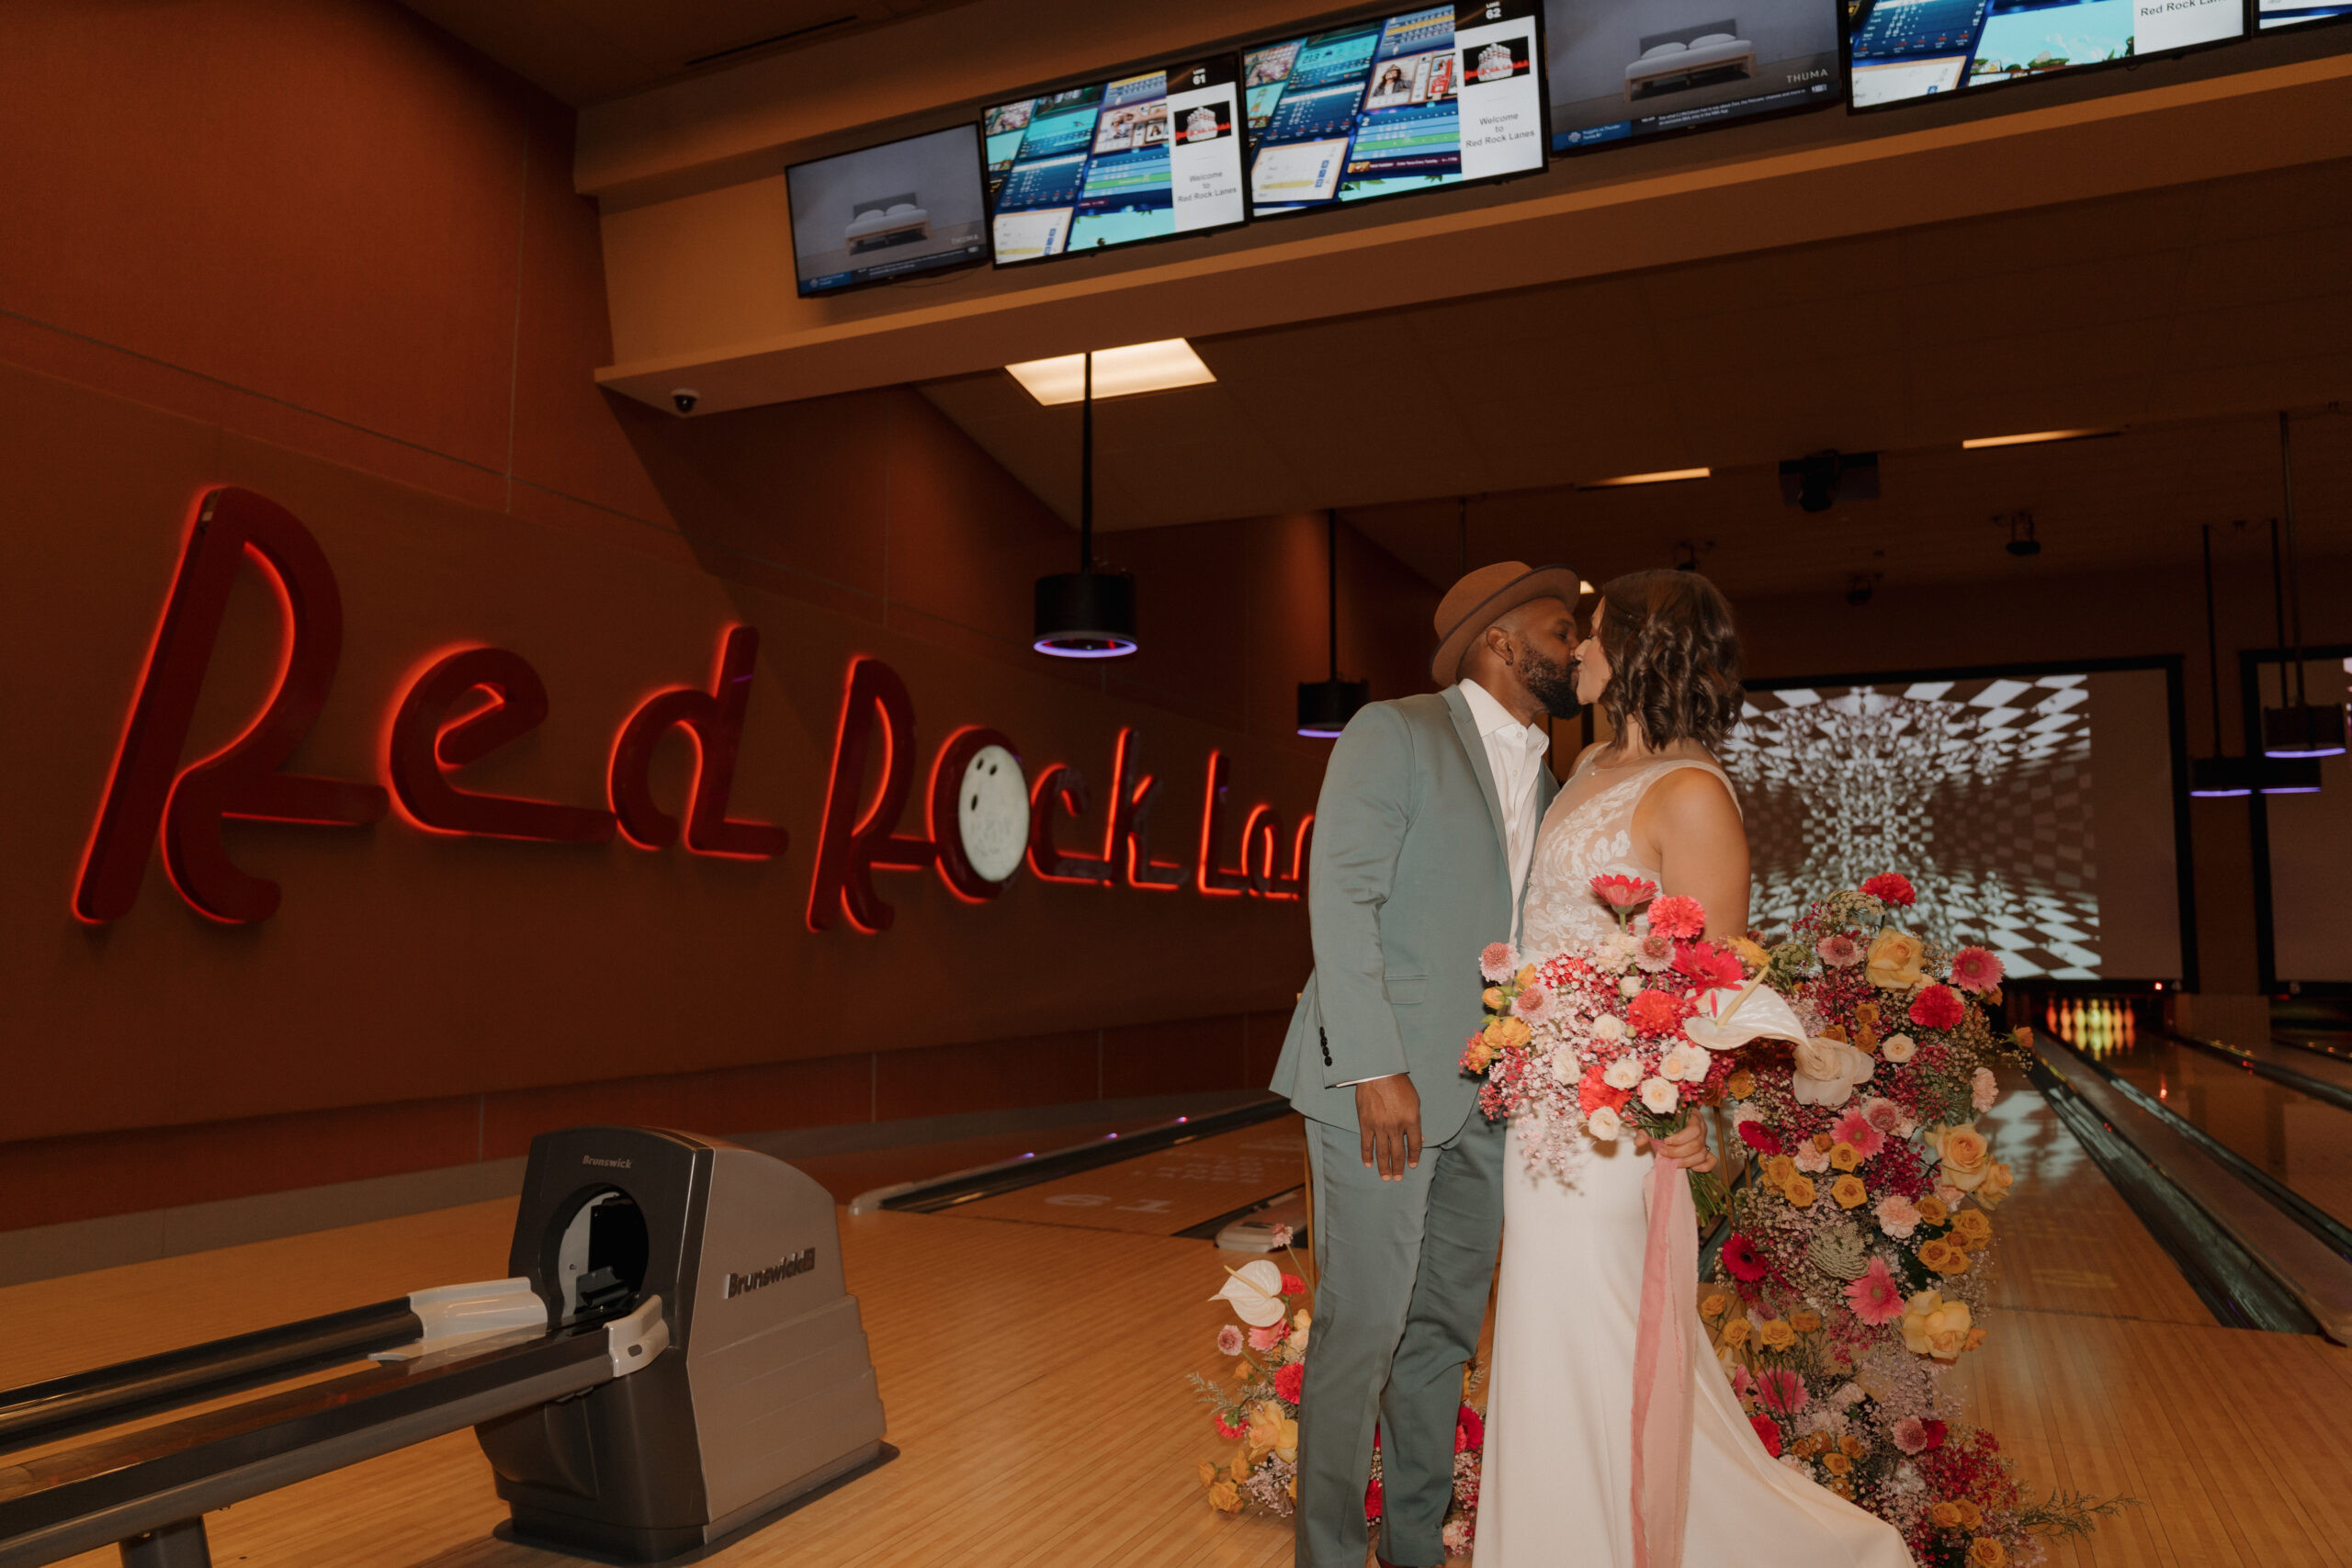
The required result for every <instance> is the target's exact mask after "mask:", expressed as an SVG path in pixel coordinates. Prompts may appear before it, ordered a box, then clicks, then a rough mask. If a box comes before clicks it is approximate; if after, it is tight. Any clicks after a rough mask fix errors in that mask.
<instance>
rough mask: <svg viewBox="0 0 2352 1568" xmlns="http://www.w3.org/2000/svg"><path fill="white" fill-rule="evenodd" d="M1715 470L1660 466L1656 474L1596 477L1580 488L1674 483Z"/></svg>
mask: <svg viewBox="0 0 2352 1568" xmlns="http://www.w3.org/2000/svg"><path fill="white" fill-rule="evenodd" d="M1713 472H1714V470H1713V468H1660V469H1659V470H1658V471H1657V472H1656V473H1654V474H1620V475H1618V476H1617V477H1616V478H1615V479H1594V480H1592V481H1591V482H1590V483H1589V484H1585V485H1582V486H1580V487H1578V488H1580V489H1583V490H1608V489H1610V488H1611V487H1612V486H1616V485H1663V484H1672V483H1674V482H1675V481H1676V480H1677V479H1705V478H1707V477H1708V476H1709V475H1710V474H1712V473H1713Z"/></svg>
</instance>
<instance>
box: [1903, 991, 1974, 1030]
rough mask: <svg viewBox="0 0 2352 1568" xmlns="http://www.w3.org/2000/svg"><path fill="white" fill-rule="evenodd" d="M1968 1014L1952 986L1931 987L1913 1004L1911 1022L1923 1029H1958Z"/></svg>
mask: <svg viewBox="0 0 2352 1568" xmlns="http://www.w3.org/2000/svg"><path fill="white" fill-rule="evenodd" d="M1967 1012H1968V1009H1967V1008H1966V1007H1965V1006H1964V1005H1963V1004H1962V1001H1961V999H1960V993H1959V992H1958V991H1955V990H1953V989H1952V988H1951V987H1950V986H1929V987H1927V988H1926V989H1924V990H1922V991H1921V992H1920V993H1919V994H1918V995H1917V997H1915V998H1912V1002H1911V1021H1912V1022H1914V1023H1916V1024H1917V1025H1918V1026H1919V1027H1920V1028H1922V1029H1957V1028H1959V1027H1960V1021H1961V1020H1962V1018H1963V1017H1965V1016H1966V1015H1967Z"/></svg>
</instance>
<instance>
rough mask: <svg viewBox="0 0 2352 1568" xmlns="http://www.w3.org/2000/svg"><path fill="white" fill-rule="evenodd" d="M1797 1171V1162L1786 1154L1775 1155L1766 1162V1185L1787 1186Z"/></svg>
mask: <svg viewBox="0 0 2352 1568" xmlns="http://www.w3.org/2000/svg"><path fill="white" fill-rule="evenodd" d="M1796 1173H1797V1162H1796V1161H1794V1160H1792V1159H1791V1158H1790V1157H1789V1156H1786V1155H1774V1156H1771V1157H1770V1159H1768V1160H1766V1161H1765V1162H1764V1185H1765V1186H1767V1187H1785V1186H1787V1185H1788V1183H1789V1180H1790V1179H1791V1178H1792V1177H1794V1176H1795V1175H1796Z"/></svg>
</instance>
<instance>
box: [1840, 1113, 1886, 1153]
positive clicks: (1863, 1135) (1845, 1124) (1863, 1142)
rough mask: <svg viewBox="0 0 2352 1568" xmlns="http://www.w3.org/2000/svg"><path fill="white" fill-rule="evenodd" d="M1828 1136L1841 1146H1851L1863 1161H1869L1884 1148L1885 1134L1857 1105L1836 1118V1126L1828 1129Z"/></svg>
mask: <svg viewBox="0 0 2352 1568" xmlns="http://www.w3.org/2000/svg"><path fill="white" fill-rule="evenodd" d="M1829 1135H1830V1136H1831V1137H1833V1138H1835V1139H1837V1140H1838V1142H1839V1143H1841V1144H1851V1145H1854V1152H1855V1153H1856V1154H1858V1155H1860V1156H1862V1157H1863V1158H1864V1159H1869V1158H1870V1157H1871V1156H1873V1155H1875V1154H1877V1153H1878V1152H1879V1150H1881V1149H1883V1148H1884V1147H1886V1134H1883V1133H1882V1132H1880V1131H1879V1130H1878V1128H1877V1127H1876V1126H1875V1125H1873V1124H1872V1122H1871V1119H1870V1117H1869V1116H1868V1115H1867V1114H1865V1113H1864V1111H1863V1109H1862V1107H1860V1106H1859V1105H1857V1106H1854V1107H1852V1108H1850V1109H1849V1110H1848V1111H1847V1112H1846V1114H1844V1115H1843V1116H1840V1117H1839V1118H1838V1121H1837V1124H1836V1125H1834V1126H1832V1127H1831V1128H1830V1129H1829Z"/></svg>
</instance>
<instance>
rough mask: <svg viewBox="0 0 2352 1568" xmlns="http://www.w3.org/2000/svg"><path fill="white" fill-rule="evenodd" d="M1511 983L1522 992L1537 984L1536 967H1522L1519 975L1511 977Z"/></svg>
mask: <svg viewBox="0 0 2352 1568" xmlns="http://www.w3.org/2000/svg"><path fill="white" fill-rule="evenodd" d="M1510 983H1511V984H1512V985H1514V986H1517V987H1519V988H1520V989H1521V990H1522V991H1523V990H1525V989H1527V987H1530V986H1532V985H1533V984H1535V965H1534V964H1521V965H1520V970H1519V973H1518V974H1516V975H1513V976H1511V977H1510Z"/></svg>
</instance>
